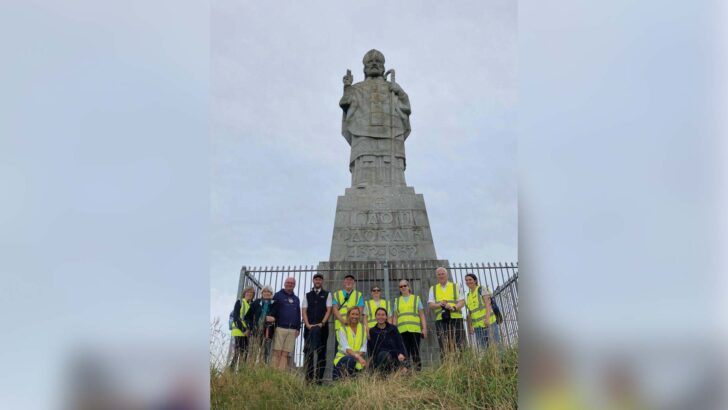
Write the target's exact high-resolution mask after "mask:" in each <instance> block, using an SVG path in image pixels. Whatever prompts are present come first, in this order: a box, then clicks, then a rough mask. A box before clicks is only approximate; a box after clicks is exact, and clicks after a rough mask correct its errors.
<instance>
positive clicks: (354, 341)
mask: <svg viewBox="0 0 728 410" xmlns="http://www.w3.org/2000/svg"><path fill="white" fill-rule="evenodd" d="M344 330H345V332H346V343H347V344H348V345H349V348H350V349H351V350H353V351H354V352H360V351H361V347H362V345H364V339H366V336H364V326H362V324H361V323H357V324H356V334H354V332H352V331H351V326H348V325H347V326H345V327H344ZM337 333H338V332H337ZM344 356H346V351H344V348H343V347H341V343H339V351H338V352H336V357H334V366H336V365H337V364H339V360H341V358H342V357H344ZM363 368H364V367H362V365H361V363H359V362H356V369H357V370H361V369H363Z"/></svg>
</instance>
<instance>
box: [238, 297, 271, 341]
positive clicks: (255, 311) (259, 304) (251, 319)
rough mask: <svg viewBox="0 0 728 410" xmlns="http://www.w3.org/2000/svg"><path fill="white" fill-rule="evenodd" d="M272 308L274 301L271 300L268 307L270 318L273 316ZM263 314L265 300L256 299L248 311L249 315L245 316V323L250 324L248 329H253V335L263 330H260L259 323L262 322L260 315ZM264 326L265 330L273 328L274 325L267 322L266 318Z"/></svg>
mask: <svg viewBox="0 0 728 410" xmlns="http://www.w3.org/2000/svg"><path fill="white" fill-rule="evenodd" d="M271 306H273V300H270V305H268V316H272V313H271V310H272V309H271ZM262 312H263V299H256V300H255V301H253V303H251V304H250V309H249V310H248V313H246V314H245V318H244V319H245V323H247V324H248V327H249V328H250V329H252V331H253V333H257V332H259V331H261V330H262V329H258V321H259V320H260V315H261V313H262ZM263 321H264V325H263V328H266V327H269V328H272V327H273V323H270V322H265V318H264V319H263Z"/></svg>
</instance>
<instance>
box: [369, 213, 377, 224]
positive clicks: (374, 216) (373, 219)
mask: <svg viewBox="0 0 728 410" xmlns="http://www.w3.org/2000/svg"><path fill="white" fill-rule="evenodd" d="M376 224H377V214H375V213H374V212H371V213H370V214H369V215H368V217H367V225H376Z"/></svg>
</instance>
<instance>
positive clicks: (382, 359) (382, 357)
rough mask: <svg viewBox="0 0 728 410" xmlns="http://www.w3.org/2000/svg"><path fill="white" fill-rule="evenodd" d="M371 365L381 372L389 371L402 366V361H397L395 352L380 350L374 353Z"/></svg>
mask: <svg viewBox="0 0 728 410" xmlns="http://www.w3.org/2000/svg"><path fill="white" fill-rule="evenodd" d="M371 366H372V369H373V370H376V371H379V372H381V373H391V372H393V371H395V370H397V369H399V368H400V367H402V366H404V363H402V362H400V361H399V359H398V358H397V355H396V354H395V353H392V352H387V351H381V352H377V353H376V354H375V355H374V358H372V364H371Z"/></svg>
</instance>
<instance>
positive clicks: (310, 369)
mask: <svg viewBox="0 0 728 410" xmlns="http://www.w3.org/2000/svg"><path fill="white" fill-rule="evenodd" d="M305 333H306V334H305V335H304V341H305V345H304V348H303V351H304V355H305V356H304V360H303V367H304V368H305V369H306V380H307V381H309V382H311V381H315V382H316V383H321V380H323V378H324V372H325V371H326V344H327V342H328V341H329V327H328V325H327V326H324V327H318V326H314V327H312V328H311V330H308V329H307V330H306V332H305ZM314 356H315V357H314Z"/></svg>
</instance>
